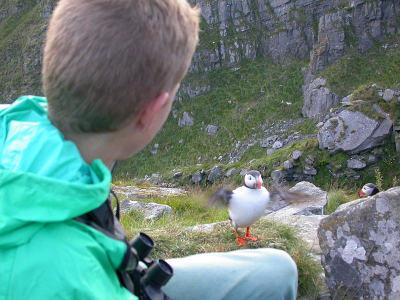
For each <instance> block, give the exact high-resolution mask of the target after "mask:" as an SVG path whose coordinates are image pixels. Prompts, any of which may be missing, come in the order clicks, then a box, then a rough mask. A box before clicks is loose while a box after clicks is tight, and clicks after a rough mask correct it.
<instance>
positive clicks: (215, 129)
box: [206, 125, 221, 135]
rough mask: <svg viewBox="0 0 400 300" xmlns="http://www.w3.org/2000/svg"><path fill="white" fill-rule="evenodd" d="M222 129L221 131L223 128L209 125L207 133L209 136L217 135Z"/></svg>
mask: <svg viewBox="0 0 400 300" xmlns="http://www.w3.org/2000/svg"><path fill="white" fill-rule="evenodd" d="M220 129H221V127H219V126H215V125H207V128H206V132H207V134H208V135H214V134H216V133H217V132H218V131H219V130H220Z"/></svg>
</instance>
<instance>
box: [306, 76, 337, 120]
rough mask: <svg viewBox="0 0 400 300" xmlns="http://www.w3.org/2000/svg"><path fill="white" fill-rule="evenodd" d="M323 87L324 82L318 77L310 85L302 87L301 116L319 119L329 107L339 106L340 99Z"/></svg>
mask: <svg viewBox="0 0 400 300" xmlns="http://www.w3.org/2000/svg"><path fill="white" fill-rule="evenodd" d="M325 85H326V80H325V79H324V78H320V77H318V78H316V79H315V80H313V81H312V82H311V83H310V84H308V85H305V86H303V97H304V105H303V109H302V114H303V116H305V117H308V118H315V117H320V116H323V115H325V114H326V112H327V111H328V110H329V109H330V108H331V107H333V106H336V105H338V104H339V101H340V98H339V97H338V96H337V95H336V94H335V93H333V92H331V91H330V90H329V88H327V87H326V86H325Z"/></svg>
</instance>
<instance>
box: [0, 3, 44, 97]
mask: <svg viewBox="0 0 400 300" xmlns="http://www.w3.org/2000/svg"><path fill="white" fill-rule="evenodd" d="M4 2H8V1H2V2H1V4H0V5H1V6H0V7H2V9H1V10H0V13H2V14H3V15H5V17H4V18H3V19H2V20H1V22H0V56H1V57H2V58H3V59H2V60H0V87H1V89H0V97H1V102H2V103H5V102H11V101H13V100H15V99H16V98H18V97H19V96H20V95H24V94H36V95H42V92H41V77H40V71H41V68H40V57H38V53H40V48H41V44H42V41H43V37H44V35H43V32H44V29H45V28H46V25H47V20H45V19H42V18H41V17H40V10H41V8H40V5H39V4H38V3H37V1H34V0H27V1H13V2H14V5H15V6H14V7H16V8H18V11H16V12H14V11H12V10H11V6H10V3H7V5H6V4H4ZM6 8H9V9H10V11H6Z"/></svg>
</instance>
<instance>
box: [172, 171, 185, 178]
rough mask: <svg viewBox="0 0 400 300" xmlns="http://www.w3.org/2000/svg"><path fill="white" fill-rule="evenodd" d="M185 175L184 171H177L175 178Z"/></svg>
mask: <svg viewBox="0 0 400 300" xmlns="http://www.w3.org/2000/svg"><path fill="white" fill-rule="evenodd" d="M182 176H183V173H182V172H176V173H174V178H180V177H182Z"/></svg>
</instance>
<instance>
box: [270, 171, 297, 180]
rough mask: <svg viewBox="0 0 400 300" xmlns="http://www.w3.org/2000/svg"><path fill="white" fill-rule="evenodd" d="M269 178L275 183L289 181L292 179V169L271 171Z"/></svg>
mask: <svg viewBox="0 0 400 300" xmlns="http://www.w3.org/2000/svg"><path fill="white" fill-rule="evenodd" d="M271 178H272V180H273V181H274V182H276V183H282V182H284V181H291V180H292V179H293V169H289V170H275V171H272V172H271Z"/></svg>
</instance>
